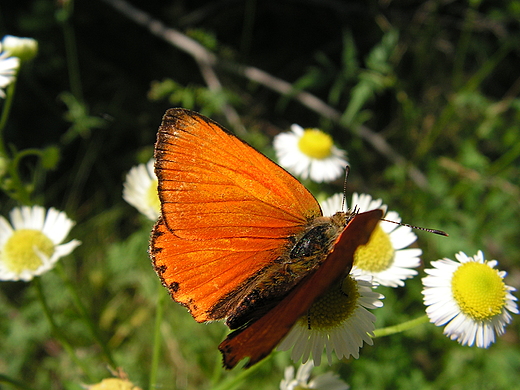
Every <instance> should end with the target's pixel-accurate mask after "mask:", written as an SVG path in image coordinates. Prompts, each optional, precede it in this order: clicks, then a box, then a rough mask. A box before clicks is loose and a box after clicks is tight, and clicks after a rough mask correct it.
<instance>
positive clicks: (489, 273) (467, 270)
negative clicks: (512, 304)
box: [451, 262, 507, 321]
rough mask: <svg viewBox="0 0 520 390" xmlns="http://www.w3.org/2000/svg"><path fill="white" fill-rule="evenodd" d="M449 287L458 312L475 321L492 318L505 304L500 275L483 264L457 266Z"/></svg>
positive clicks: (473, 263) (470, 263) (471, 263)
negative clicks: (458, 308)
mask: <svg viewBox="0 0 520 390" xmlns="http://www.w3.org/2000/svg"><path fill="white" fill-rule="evenodd" d="M451 289H452V291H453V298H455V301H456V302H457V304H458V305H459V307H460V309H461V311H462V312H463V313H464V314H466V315H468V316H469V317H471V318H473V319H474V320H475V321H483V320H489V319H491V318H493V317H495V316H496V315H498V314H500V313H501V312H502V309H503V307H504V305H505V304H506V293H507V292H506V288H505V285H504V282H503V281H502V278H501V277H500V275H499V274H498V271H497V270H496V269H493V268H491V267H489V266H488V265H486V264H483V263H476V262H468V263H464V264H462V265H461V266H460V267H459V268H457V270H456V271H455V272H454V273H453V278H452V280H451Z"/></svg>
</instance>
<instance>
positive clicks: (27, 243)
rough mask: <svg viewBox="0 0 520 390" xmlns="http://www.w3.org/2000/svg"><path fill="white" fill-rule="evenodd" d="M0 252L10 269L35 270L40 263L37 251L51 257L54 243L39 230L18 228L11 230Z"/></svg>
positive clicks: (20, 270) (18, 270)
mask: <svg viewBox="0 0 520 390" xmlns="http://www.w3.org/2000/svg"><path fill="white" fill-rule="evenodd" d="M2 252H3V253H2V260H3V262H4V264H5V265H6V267H7V268H8V269H9V270H10V271H12V272H16V273H20V272H22V271H24V270H31V271H35V270H36V269H38V267H39V266H41V265H42V260H41V258H40V256H39V255H38V253H40V254H43V255H44V256H47V257H51V256H52V254H53V253H54V243H53V242H52V241H51V239H50V238H49V237H47V236H46V235H45V234H43V233H42V232H41V231H39V230H35V229H20V230H15V231H14V232H13V235H12V236H11V237H10V238H9V239H8V240H7V242H6V243H5V245H4V248H3V251H2Z"/></svg>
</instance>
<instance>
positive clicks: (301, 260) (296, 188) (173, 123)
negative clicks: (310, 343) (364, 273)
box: [150, 108, 383, 368]
mask: <svg viewBox="0 0 520 390" xmlns="http://www.w3.org/2000/svg"><path fill="white" fill-rule="evenodd" d="M155 159H156V163H155V172H156V174H157V177H158V180H159V185H158V191H159V198H160V201H161V209H162V216H161V217H160V218H159V221H158V222H157V224H156V225H155V227H154V229H153V232H152V237H151V244H150V255H151V258H152V261H153V265H154V268H155V271H156V272H157V274H158V275H159V277H160V278H161V280H162V283H163V285H164V286H165V287H167V288H168V290H169V291H170V294H171V296H172V298H173V299H174V300H175V301H177V302H179V303H181V304H182V305H184V306H186V307H187V308H188V310H189V311H190V313H191V315H192V316H193V318H195V320H196V321H198V322H206V321H214V320H225V321H226V325H228V326H229V328H230V329H232V330H234V331H233V332H232V333H231V334H229V335H228V337H227V338H226V339H225V340H224V341H223V342H222V343H221V344H220V346H219V349H220V351H221V352H222V354H223V357H224V366H225V367H226V368H233V367H234V366H235V365H236V364H237V363H238V362H239V361H240V360H242V359H243V358H246V357H249V361H248V363H247V364H246V367H249V366H251V365H253V364H255V363H257V362H258V361H259V360H261V359H263V358H264V357H266V356H267V355H268V354H269V353H270V352H271V351H272V350H273V348H274V347H276V345H277V344H278V343H279V342H280V341H281V339H282V338H283V337H284V336H285V335H286V334H287V333H288V332H289V330H290V329H291V327H292V326H293V325H294V323H295V322H296V321H297V320H298V318H299V317H301V316H302V315H303V314H305V312H306V311H307V310H308V309H309V308H310V306H311V305H312V303H313V302H314V301H315V299H316V298H317V297H319V296H320V295H322V294H323V293H324V292H326V291H327V289H328V288H329V287H330V286H331V285H333V284H334V283H335V282H337V281H339V280H340V279H341V278H344V277H345V276H346V275H347V274H348V272H349V271H350V268H351V267H352V261H353V256H354V252H355V250H356V249H357V247H358V246H359V245H363V244H366V243H367V241H368V239H369V237H370V234H371V233H372V231H373V229H374V228H375V226H376V225H377V223H378V222H379V220H380V219H381V217H382V213H383V212H382V211H381V210H372V211H368V212H365V213H357V212H347V213H345V212H338V213H336V214H335V215H334V216H332V217H324V216H323V215H322V212H321V209H320V206H319V204H318V202H317V201H316V199H315V198H314V197H313V196H312V194H311V193H310V192H309V191H308V190H307V189H306V188H305V187H304V186H303V185H302V184H300V183H299V182H298V181H297V180H296V179H295V178H294V177H293V176H291V175H290V174H289V173H288V172H286V171H285V170H284V169H282V168H281V167H279V166H278V165H276V164H275V163H274V162H273V161H271V160H270V159H268V158H267V157H265V156H264V155H262V154H261V153H259V152H257V151H256V150H255V149H253V148H252V147H251V146H249V145H248V144H246V143H245V142H243V141H241V140H240V139H238V138H237V137H235V136H234V135H233V134H231V133H230V132H229V131H228V130H226V129H225V128H223V127H222V126H220V125H219V124H218V123H216V122H214V121H212V120H211V119H208V118H206V117H204V116H202V115H200V114H198V113H196V112H193V111H189V110H185V109H179V108H176V109H170V110H168V111H167V112H166V114H165V115H164V117H163V120H162V124H161V126H160V128H159V132H158V135H157V143H156V145H155Z"/></svg>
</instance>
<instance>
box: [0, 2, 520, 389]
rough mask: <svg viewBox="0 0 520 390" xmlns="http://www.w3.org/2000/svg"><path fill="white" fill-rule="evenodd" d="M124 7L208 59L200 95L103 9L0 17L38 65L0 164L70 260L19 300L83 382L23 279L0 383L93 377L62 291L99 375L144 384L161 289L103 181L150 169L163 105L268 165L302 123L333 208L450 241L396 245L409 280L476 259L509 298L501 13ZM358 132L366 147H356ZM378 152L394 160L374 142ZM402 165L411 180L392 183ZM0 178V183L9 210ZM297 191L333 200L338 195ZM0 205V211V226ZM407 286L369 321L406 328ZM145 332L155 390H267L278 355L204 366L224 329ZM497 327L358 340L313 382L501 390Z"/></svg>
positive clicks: (516, 14) (515, 92)
mask: <svg viewBox="0 0 520 390" xmlns="http://www.w3.org/2000/svg"><path fill="white" fill-rule="evenodd" d="M132 4H133V6H134V7H137V8H139V9H141V10H143V11H145V12H147V13H148V14H150V15H151V16H152V17H153V18H155V19H157V20H159V21H161V22H163V23H164V24H165V25H166V26H169V27H173V28H175V29H177V30H179V31H180V32H183V33H185V34H186V36H189V37H191V38H193V39H195V42H199V43H201V44H202V45H203V47H204V48H206V50H208V52H210V53H211V54H212V55H215V56H216V58H218V65H217V66H215V67H214V69H213V71H214V72H215V75H216V77H217V78H218V84H219V85H218V87H217V88H216V87H215V85H211V83H210V81H208V80H211V79H208V74H205V73H204V67H202V66H200V62H197V61H196V60H195V59H194V58H193V56H190V55H189V54H187V53H186V52H185V51H182V50H180V49H179V48H178V47H176V46H174V45H171V44H169V43H168V42H166V41H165V40H163V39H161V37H160V36H158V35H157V34H156V33H155V32H153V31H152V30H151V28H147V27H146V26H142V25H137V24H136V23H134V22H133V21H132V20H131V19H130V18H129V17H128V15H125V14H124V13H122V12H121V11H120V10H118V9H116V8H114V7H113V6H112V5H111V1H108V0H106V1H88V2H76V3H74V2H73V1H69V0H61V1H50V0H33V1H27V0H21V1H16V2H15V1H8V2H2V4H0V35H1V36H3V35H5V34H11V35H16V36H27V37H32V38H35V39H36V40H37V41H38V43H39V55H38V57H36V58H34V59H33V60H32V61H31V62H29V63H27V64H24V66H23V67H22V70H21V72H20V76H19V79H18V81H17V85H16V94H15V96H14V100H13V103H12V108H11V114H10V117H9V121H8V122H7V125H6V128H5V130H4V138H5V142H6V145H8V146H9V150H11V151H24V150H30V151H32V152H30V153H29V154H28V155H27V156H22V157H23V159H21V160H20V161H16V169H17V170H18V172H19V174H20V178H21V180H22V181H23V183H24V185H26V186H27V194H25V195H24V196H27V197H30V198H31V201H32V202H35V203H40V204H44V205H45V206H46V207H50V206H54V207H56V208H58V209H61V210H64V211H66V212H67V214H68V215H69V216H70V217H72V218H73V219H74V220H75V221H77V226H76V227H75V228H74V230H73V236H74V237H75V238H78V239H80V240H81V241H82V242H83V245H82V246H81V247H79V248H78V249H77V250H76V251H75V252H74V254H73V255H71V256H69V258H67V259H64V260H63V261H62V264H61V267H62V268H63V270H62V271H63V272H62V273H59V272H54V271H53V272H50V273H47V274H45V275H43V276H42V277H41V280H40V281H39V282H40V283H39V284H40V285H41V288H42V290H43V293H44V294H45V295H46V298H47V302H48V304H49V306H50V309H51V310H52V312H53V313H55V320H56V322H57V324H58V326H59V327H60V329H62V331H63V334H62V337H63V338H65V339H66V340H68V342H69V343H70V344H71V345H73V346H74V349H75V352H76V355H77V357H78V358H79V359H80V360H81V361H82V362H83V364H82V366H85V367H88V369H87V371H88V372H86V371H85V370H82V369H81V367H79V366H78V365H77V364H74V362H73V361H71V359H70V356H69V355H68V354H67V353H66V351H65V350H64V349H63V346H62V345H61V344H60V343H59V342H58V340H57V338H56V337H55V335H53V334H52V333H51V329H50V327H49V324H48V322H47V321H46V318H45V316H44V315H43V313H42V309H41V306H40V305H39V303H38V300H37V293H38V291H37V288H36V285H35V283H28V284H26V283H22V282H16V283H15V282H3V283H2V284H0V313H2V319H1V320H0V345H1V352H0V374H2V376H0V383H2V382H3V383H2V385H1V387H2V388H4V386H5V388H31V389H38V388H53V389H81V388H82V387H81V385H82V384H89V383H94V382H97V381H99V380H101V379H102V378H104V377H107V376H110V375H111V374H110V372H109V370H108V368H107V367H108V365H109V361H108V360H107V357H106V356H105V355H104V354H103V350H102V348H101V347H100V345H99V343H97V342H96V341H95V337H94V336H93V335H92V331H91V330H90V329H89V328H88V326H87V325H86V324H85V321H83V320H82V319H81V315H80V314H81V308H80V307H78V305H77V302H75V301H74V299H73V297H72V296H71V295H70V294H68V293H66V291H67V283H72V284H74V285H75V287H76V289H77V290H78V291H80V293H81V294H80V300H81V303H82V305H84V309H85V310H86V312H87V313H89V315H90V317H91V321H92V323H93V324H95V326H96V327H98V328H99V332H100V334H99V337H100V338H101V339H102V340H103V341H104V342H105V343H106V345H107V346H108V348H109V350H110V351H111V354H112V355H113V356H112V357H113V360H114V361H115V362H116V364H117V366H118V367H120V368H122V369H123V370H124V371H125V372H126V373H127V374H128V376H129V378H130V379H131V380H132V381H133V382H134V383H136V384H138V385H140V386H141V387H143V388H146V387H147V384H148V382H149V375H150V364H151V361H152V359H153V356H152V354H153V351H152V346H153V342H154V340H153V338H154V326H155V325H154V318H155V308H156V303H157V300H158V299H160V298H159V297H161V296H164V295H166V294H167V292H166V291H165V290H164V289H163V288H162V287H161V286H160V283H159V281H158V278H157V277H156V275H155V273H154V272H153V270H152V268H151V266H150V262H149V259H148V255H147V253H146V249H147V245H148V236H149V231H150V229H151V226H152V224H151V223H150V222H148V221H145V220H144V218H143V217H142V216H139V215H138V213H137V211H136V210H134V209H133V208H132V207H131V206H129V205H128V204H126V203H125V202H124V201H123V199H122V197H121V193H122V182H123V180H124V176H125V173H126V172H127V171H128V170H129V169H130V168H131V167H132V166H133V165H135V164H137V163H139V162H143V161H146V160H147V159H148V158H150V157H151V156H152V151H153V147H152V146H153V142H154V140H155V133H156V130H157V127H158V125H159V123H160V120H161V117H162V115H163V113H164V111H165V110H166V109H167V108H169V107H170V106H171V105H180V106H184V107H187V108H193V109H196V110H199V111H202V112H204V113H206V114H208V115H211V116H212V118H213V119H215V120H217V121H219V122H220V123H222V124H224V125H227V126H229V127H230V128H233V129H237V127H236V123H231V121H230V120H229V118H230V117H229V116H228V115H225V113H226V112H229V110H228V109H229V108H230V107H231V108H232V110H235V111H236V112H237V113H238V117H239V118H240V120H241V123H242V124H243V125H244V127H245V128H246V129H248V131H247V132H245V133H241V136H242V137H243V138H244V139H246V140H247V141H249V142H251V143H252V144H253V145H254V146H255V147H257V148H259V149H260V150H262V151H263V152H265V153H267V154H269V155H270V154H272V151H271V150H270V149H268V148H269V147H268V144H269V140H270V139H271V138H272V137H273V136H274V135H275V134H276V133H278V132H280V131H283V130H286V129H287V128H288V127H289V126H290V124H292V123H298V124H300V125H302V126H305V127H321V128H323V129H324V130H326V131H327V132H329V133H330V134H332V136H333V137H334V139H335V142H336V143H337V144H338V146H340V147H342V148H343V149H345V150H347V151H348V155H349V162H350V164H351V173H350V176H349V184H348V192H349V193H351V192H354V191H357V192H368V193H370V194H371V195H373V196H374V197H381V198H383V200H384V202H385V203H386V204H388V205H389V209H390V210H396V211H398V212H399V213H400V214H401V216H402V218H403V221H405V222H407V223H411V224H414V225H418V226H425V227H432V228H437V229H442V230H445V231H447V232H448V233H449V234H450V238H441V237H438V236H435V235H429V234H424V233H419V234H418V235H419V240H418V245H419V247H421V248H422V249H423V252H424V256H423V260H424V263H425V264H426V265H428V264H429V262H430V261H432V260H436V259H438V258H441V257H450V258H453V255H454V253H456V252H458V251H460V250H462V251H465V252H466V253H467V254H468V255H473V254H475V253H476V251H477V250H479V249H482V250H483V251H484V253H485V255H486V258H487V259H497V260H499V263H500V265H499V268H501V269H504V270H507V271H508V272H509V276H508V278H507V279H506V281H507V282H508V284H509V285H512V286H516V287H519V286H520V245H519V241H518V236H519V232H520V218H519V216H520V187H519V186H520V179H519V178H520V99H519V92H520V73H519V72H518V70H519V69H520V47H519V46H518V42H519V41H520V28H519V27H520V24H519V22H520V6H519V4H518V2H517V1H514V0H509V1H507V0H506V1H502V2H495V1H469V2H464V1H440V0H437V1H435V0H431V1H426V2H423V1H408V2H400V1H381V2H345V1H340V0H332V1H328V2H305V1H288V0H282V1H274V0H268V1H254V0H246V1H243V2H238V1H206V2H201V1H174V2H161V1H148V2H137V1H133V2H132ZM159 35H160V34H159ZM243 65H248V66H254V67H256V68H258V69H261V70H263V71H265V72H267V73H268V74H270V75H273V76H275V77H277V78H278V79H280V80H284V81H287V82H289V83H291V84H292V88H293V90H292V91H290V92H288V93H286V94H283V95H281V94H279V92H276V89H275V88H270V87H268V86H266V85H261V84H259V83H258V82H256V81H252V80H251V79H249V78H248V77H244V73H242V72H240V71H239V69H240V66H243ZM159 80H161V81H159ZM300 91H306V92H309V93H311V94H313V95H315V96H316V97H318V98H320V99H321V100H322V101H324V102H325V103H327V104H328V105H330V107H332V108H333V109H334V110H336V111H337V112H338V113H339V114H340V116H339V118H333V117H331V116H330V115H327V114H326V113H324V112H316V111H313V110H311V109H309V108H308V107H306V106H304V105H302V104H301V102H300V101H299V100H298V98H297V97H298V92H300ZM2 104H3V103H2V102H0V108H1V105H2ZM360 126H364V127H365V128H367V129H370V130H371V131H372V132H373V133H374V134H375V135H376V136H377V137H380V138H377V139H375V141H374V140H372V141H370V140H368V141H367V138H362V137H360V135H359V134H360V129H361V127H360ZM239 127H240V126H239ZM237 131H238V130H237ZM379 139H383V140H385V141H386V143H387V144H388V145H389V146H390V147H391V148H392V151H393V152H392V153H396V154H397V155H398V156H399V158H398V159H396V158H395V156H394V157H393V155H392V153H384V152H381V150H380V149H377V148H374V142H375V143H377V142H378V141H377V140H379ZM33 152H34V153H33ZM31 156H32V157H31ZM35 156H36V157H37V158H34V157H35ZM2 164H3V162H2ZM10 166H11V165H10ZM411 167H414V168H416V169H417V170H418V171H419V172H420V173H421V175H422V177H424V178H425V179H426V180H425V183H422V182H420V181H417V180H415V179H413V178H412V176H410V174H409V172H410V168H411ZM6 172H8V170H6V168H5V167H4V166H2V170H1V173H2V174H3V175H6ZM6 177H7V176H4V177H3V178H2V188H3V189H4V190H5V192H6V194H8V195H9V194H11V193H10V192H9V191H10V187H9V185H10V182H9V181H8V180H7V179H6ZM11 184H12V183H11ZM311 189H312V190H314V191H315V192H316V193H318V192H327V193H332V192H340V191H341V190H342V182H341V180H340V181H338V182H337V183H334V184H333V185H327V186H316V185H315V186H313V187H311ZM11 195H12V194H11ZM13 199H14V200H13ZM17 200H20V198H19V197H18V198H17V197H15V196H11V197H8V196H5V195H4V196H2V203H1V208H2V215H7V213H8V212H9V211H10V210H11V209H12V208H13V207H14V206H16V205H18V203H17ZM60 275H61V276H62V277H60ZM64 275H65V277H63V276H64ZM420 289H421V285H420V280H419V279H418V278H415V279H414V280H411V281H409V282H408V283H407V285H406V288H400V289H384V291H383V293H384V294H385V296H386V301H385V306H384V307H383V308H382V309H379V310H378V311H377V312H376V315H378V325H379V326H387V325H393V324H397V323H400V322H403V321H406V320H408V319H410V318H414V317H417V316H418V315H421V314H422V313H423V312H424V308H423V307H422V305H421V303H420V302H421V294H420ZM159 325H160V334H161V335H162V340H163V345H162V350H161V355H160V360H159V370H158V374H157V375H158V376H157V383H158V384H160V387H161V388H163V389H210V388H211V389H215V388H235V387H236V388H243V389H246V388H247V389H249V388H271V389H274V388H278V385H279V381H280V380H281V379H282V377H283V368H284V367H285V366H286V365H288V364H290V361H289V359H288V356H287V353H277V354H274V356H272V357H271V358H270V359H268V360H267V361H266V362H265V363H262V364H261V365H260V366H259V367H257V368H255V369H254V370H251V371H250V372H247V371H246V372H245V373H244V372H241V371H240V369H235V370H234V371H232V372H224V371H223V370H222V369H221V367H220V356H219V353H218V350H217V345H218V343H219V342H220V340H221V339H222V338H223V337H224V335H225V334H226V329H225V326H224V325H222V324H211V325H209V326H204V325H200V324H197V323H195V321H193V319H192V318H191V316H190V315H189V313H187V312H186V310H185V309H184V308H183V307H181V306H180V305H177V304H174V303H173V302H169V301H168V302H166V303H165V317H164V321H163V322H162V323H161V324H159ZM519 328H520V326H519V322H518V319H517V318H515V320H514V322H513V324H511V325H510V326H509V327H508V331H507V333H506V335H505V336H504V337H502V338H500V339H499V340H498V341H497V343H496V345H493V346H492V347H491V348H490V349H489V350H478V349H476V348H469V347H461V346H459V345H458V344H456V343H454V342H451V341H449V340H448V339H447V338H445V337H444V336H443V335H442V330H441V329H440V328H435V327H433V326H432V325H424V326H422V327H419V328H416V329H414V330H412V331H409V332H406V333H404V334H399V335H395V336H389V337H384V338H381V339H376V340H375V343H374V346H371V347H369V346H366V347H364V348H363V349H362V350H361V356H360V359H358V360H355V361H348V362H338V361H337V360H335V363H334V365H333V367H332V370H334V371H336V372H339V373H340V374H341V376H342V377H343V378H344V379H345V380H346V381H347V382H348V383H349V384H350V385H351V388H352V389H354V390H361V389H418V388H420V389H467V388H472V389H508V390H509V389H512V388H514V387H515V386H517V384H518V383H519V382H520V348H519V344H520V341H519ZM328 369H329V368H327V367H319V368H317V369H315V370H314V372H315V373H318V372H324V371H326V370H328ZM3 375H5V376H6V377H8V378H11V379H12V380H15V381H17V383H18V384H16V383H11V384H8V380H7V379H5V378H4V376H3ZM243 376H245V378H243ZM237 378H238V379H237ZM4 379H5V380H4ZM23 384H25V385H23ZM23 386H25V387H23Z"/></svg>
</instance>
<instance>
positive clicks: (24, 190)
mask: <svg viewBox="0 0 520 390" xmlns="http://www.w3.org/2000/svg"><path fill="white" fill-rule="evenodd" d="M13 154H14V158H13V160H12V161H11V162H10V164H9V168H8V169H9V178H10V179H11V188H12V189H14V192H12V193H11V194H10V196H11V198H13V199H16V200H18V201H19V202H20V203H21V204H23V205H31V204H32V202H31V192H30V191H29V190H28V187H26V186H25V185H24V184H23V182H22V179H21V178H20V172H19V170H18V167H19V165H20V161H21V160H22V159H23V158H24V157H27V156H30V155H34V156H38V157H41V156H42V154H43V152H42V151H41V150H39V149H25V150H22V151H21V152H16V151H14V152H13Z"/></svg>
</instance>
